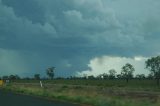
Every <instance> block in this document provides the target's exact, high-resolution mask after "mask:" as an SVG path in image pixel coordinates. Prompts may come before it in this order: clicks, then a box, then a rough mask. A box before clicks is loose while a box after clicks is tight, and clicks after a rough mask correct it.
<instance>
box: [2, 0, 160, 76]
mask: <svg viewBox="0 0 160 106" xmlns="http://www.w3.org/2000/svg"><path fill="white" fill-rule="evenodd" d="M159 18H160V1H159V0H140V1H139V0H133V1H130V0H0V67H1V69H0V72H1V75H7V74H14V73H15V74H19V75H22V76H28V75H33V74H34V73H40V74H44V71H45V69H46V68H47V67H50V66H55V67H57V69H56V70H57V71H56V76H70V75H74V74H75V73H76V72H77V71H78V72H80V73H81V72H82V73H83V72H85V71H83V70H86V71H87V70H88V68H91V69H93V67H94V66H93V67H90V66H92V65H90V66H88V64H90V62H91V61H94V60H95V58H102V57H105V59H108V58H109V57H110V58H111V57H114V56H115V58H123V57H124V58H129V59H133V60H134V58H135V57H136V56H142V57H150V56H154V55H158V54H160V46H159V41H160V19H159ZM113 60H114V59H113ZM122 60H123V59H122ZM106 61H107V60H105V62H106ZM125 61H126V60H125ZM129 62H130V60H129ZM102 64H103V63H102ZM96 65H97V64H96ZM105 65H107V64H105ZM97 67H98V66H97ZM105 68H107V67H105ZM113 68H114V67H113ZM106 70H107V69H106ZM90 71H91V72H92V71H93V70H90ZM97 71H98V72H99V73H100V71H99V70H97ZM102 72H103V71H102ZM96 73H97V72H96ZM93 74H94V73H93Z"/></svg>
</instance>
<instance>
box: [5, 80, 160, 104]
mask: <svg viewBox="0 0 160 106" xmlns="http://www.w3.org/2000/svg"><path fill="white" fill-rule="evenodd" d="M42 82H43V85H44V87H43V88H41V87H40V84H39V81H37V80H18V81H14V82H11V83H10V84H8V85H7V86H4V87H3V89H5V90H11V91H14V92H17V93H22V94H28V95H35V96H40V97H45V98H47V99H57V100H63V101H70V102H74V103H80V104H87V105H90V106H135V105H136V106H160V87H158V86H156V81H154V80H130V81H129V83H126V81H125V80H116V79H115V80H82V79H81V80H76V79H75V80H69V79H68V80H63V79H61V80H52V81H51V80H44V81H42Z"/></svg>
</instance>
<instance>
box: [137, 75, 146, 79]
mask: <svg viewBox="0 0 160 106" xmlns="http://www.w3.org/2000/svg"><path fill="white" fill-rule="evenodd" d="M135 78H137V79H139V80H141V79H145V78H146V77H145V75H144V74H137V75H136V77H135Z"/></svg>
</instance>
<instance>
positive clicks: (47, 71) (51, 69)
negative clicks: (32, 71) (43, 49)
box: [46, 67, 55, 79]
mask: <svg viewBox="0 0 160 106" xmlns="http://www.w3.org/2000/svg"><path fill="white" fill-rule="evenodd" d="M54 71H55V67H50V68H48V69H47V70H46V73H47V75H48V77H49V78H50V79H53V77H54Z"/></svg>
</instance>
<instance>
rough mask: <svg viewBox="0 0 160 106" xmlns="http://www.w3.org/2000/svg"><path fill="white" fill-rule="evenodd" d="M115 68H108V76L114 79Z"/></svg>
mask: <svg viewBox="0 0 160 106" xmlns="http://www.w3.org/2000/svg"><path fill="white" fill-rule="evenodd" d="M116 73H117V72H116V70H115V69H110V70H109V78H110V79H114V78H115V77H116Z"/></svg>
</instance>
